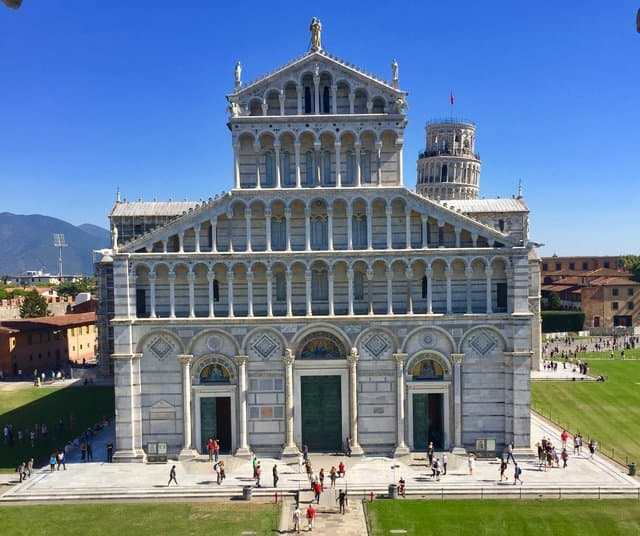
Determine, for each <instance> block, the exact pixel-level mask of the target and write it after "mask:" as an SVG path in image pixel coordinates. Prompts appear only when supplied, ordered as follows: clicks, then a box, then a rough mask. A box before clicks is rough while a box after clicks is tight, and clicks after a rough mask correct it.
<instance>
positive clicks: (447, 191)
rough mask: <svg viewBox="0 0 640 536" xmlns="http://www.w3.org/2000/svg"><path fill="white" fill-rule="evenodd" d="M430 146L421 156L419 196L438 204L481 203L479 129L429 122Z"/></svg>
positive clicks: (459, 123)
mask: <svg viewBox="0 0 640 536" xmlns="http://www.w3.org/2000/svg"><path fill="white" fill-rule="evenodd" d="M426 132H427V136H426V144H425V149H424V151H423V152H421V153H420V155H419V156H418V175H417V176H418V178H417V189H418V192H419V193H421V194H423V195H425V196H427V197H429V198H430V199H434V200H442V199H477V198H478V191H479V189H480V155H479V154H478V153H476V152H475V138H476V126H475V124H473V123H472V122H470V121H466V120H464V119H438V120H433V121H429V122H427V126H426Z"/></svg>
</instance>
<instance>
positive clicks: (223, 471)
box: [218, 460, 227, 483]
mask: <svg viewBox="0 0 640 536" xmlns="http://www.w3.org/2000/svg"><path fill="white" fill-rule="evenodd" d="M218 467H220V483H222V482H224V479H225V478H227V473H226V472H225V470H224V462H223V461H222V460H220V461H219V462H218Z"/></svg>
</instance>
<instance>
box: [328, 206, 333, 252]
mask: <svg viewBox="0 0 640 536" xmlns="http://www.w3.org/2000/svg"><path fill="white" fill-rule="evenodd" d="M327 246H328V250H329V251H333V206H332V205H327Z"/></svg>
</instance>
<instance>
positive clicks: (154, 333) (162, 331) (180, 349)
mask: <svg viewBox="0 0 640 536" xmlns="http://www.w3.org/2000/svg"><path fill="white" fill-rule="evenodd" d="M160 336H163V337H167V338H169V339H171V341H172V342H174V343H175V344H176V345H177V347H178V352H177V353H178V354H184V353H185V351H184V344H183V343H182V340H181V339H180V337H178V336H177V335H176V334H175V333H172V332H171V331H169V330H167V329H154V330H153V331H150V332H149V333H147V334H145V335H143V336H142V337H141V338H140V340H139V341H138V344H136V352H137V353H139V354H142V353H143V352H144V346H145V344H146V343H147V341H149V340H150V339H153V338H154V337H160Z"/></svg>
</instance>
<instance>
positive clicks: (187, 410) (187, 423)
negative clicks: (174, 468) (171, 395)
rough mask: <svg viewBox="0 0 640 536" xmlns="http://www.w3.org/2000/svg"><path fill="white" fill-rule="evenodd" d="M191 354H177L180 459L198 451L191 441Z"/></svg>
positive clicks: (193, 454)
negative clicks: (180, 426) (180, 380)
mask: <svg viewBox="0 0 640 536" xmlns="http://www.w3.org/2000/svg"><path fill="white" fill-rule="evenodd" d="M192 359H193V356H192V355H186V354H181V355H178V361H180V364H181V365H182V424H183V428H182V450H181V451H180V454H179V456H178V459H179V460H180V461H182V460H189V459H193V458H195V457H196V456H197V455H198V453H197V452H196V451H195V449H194V448H193V446H192V444H191V443H192V442H191V360H192Z"/></svg>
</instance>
